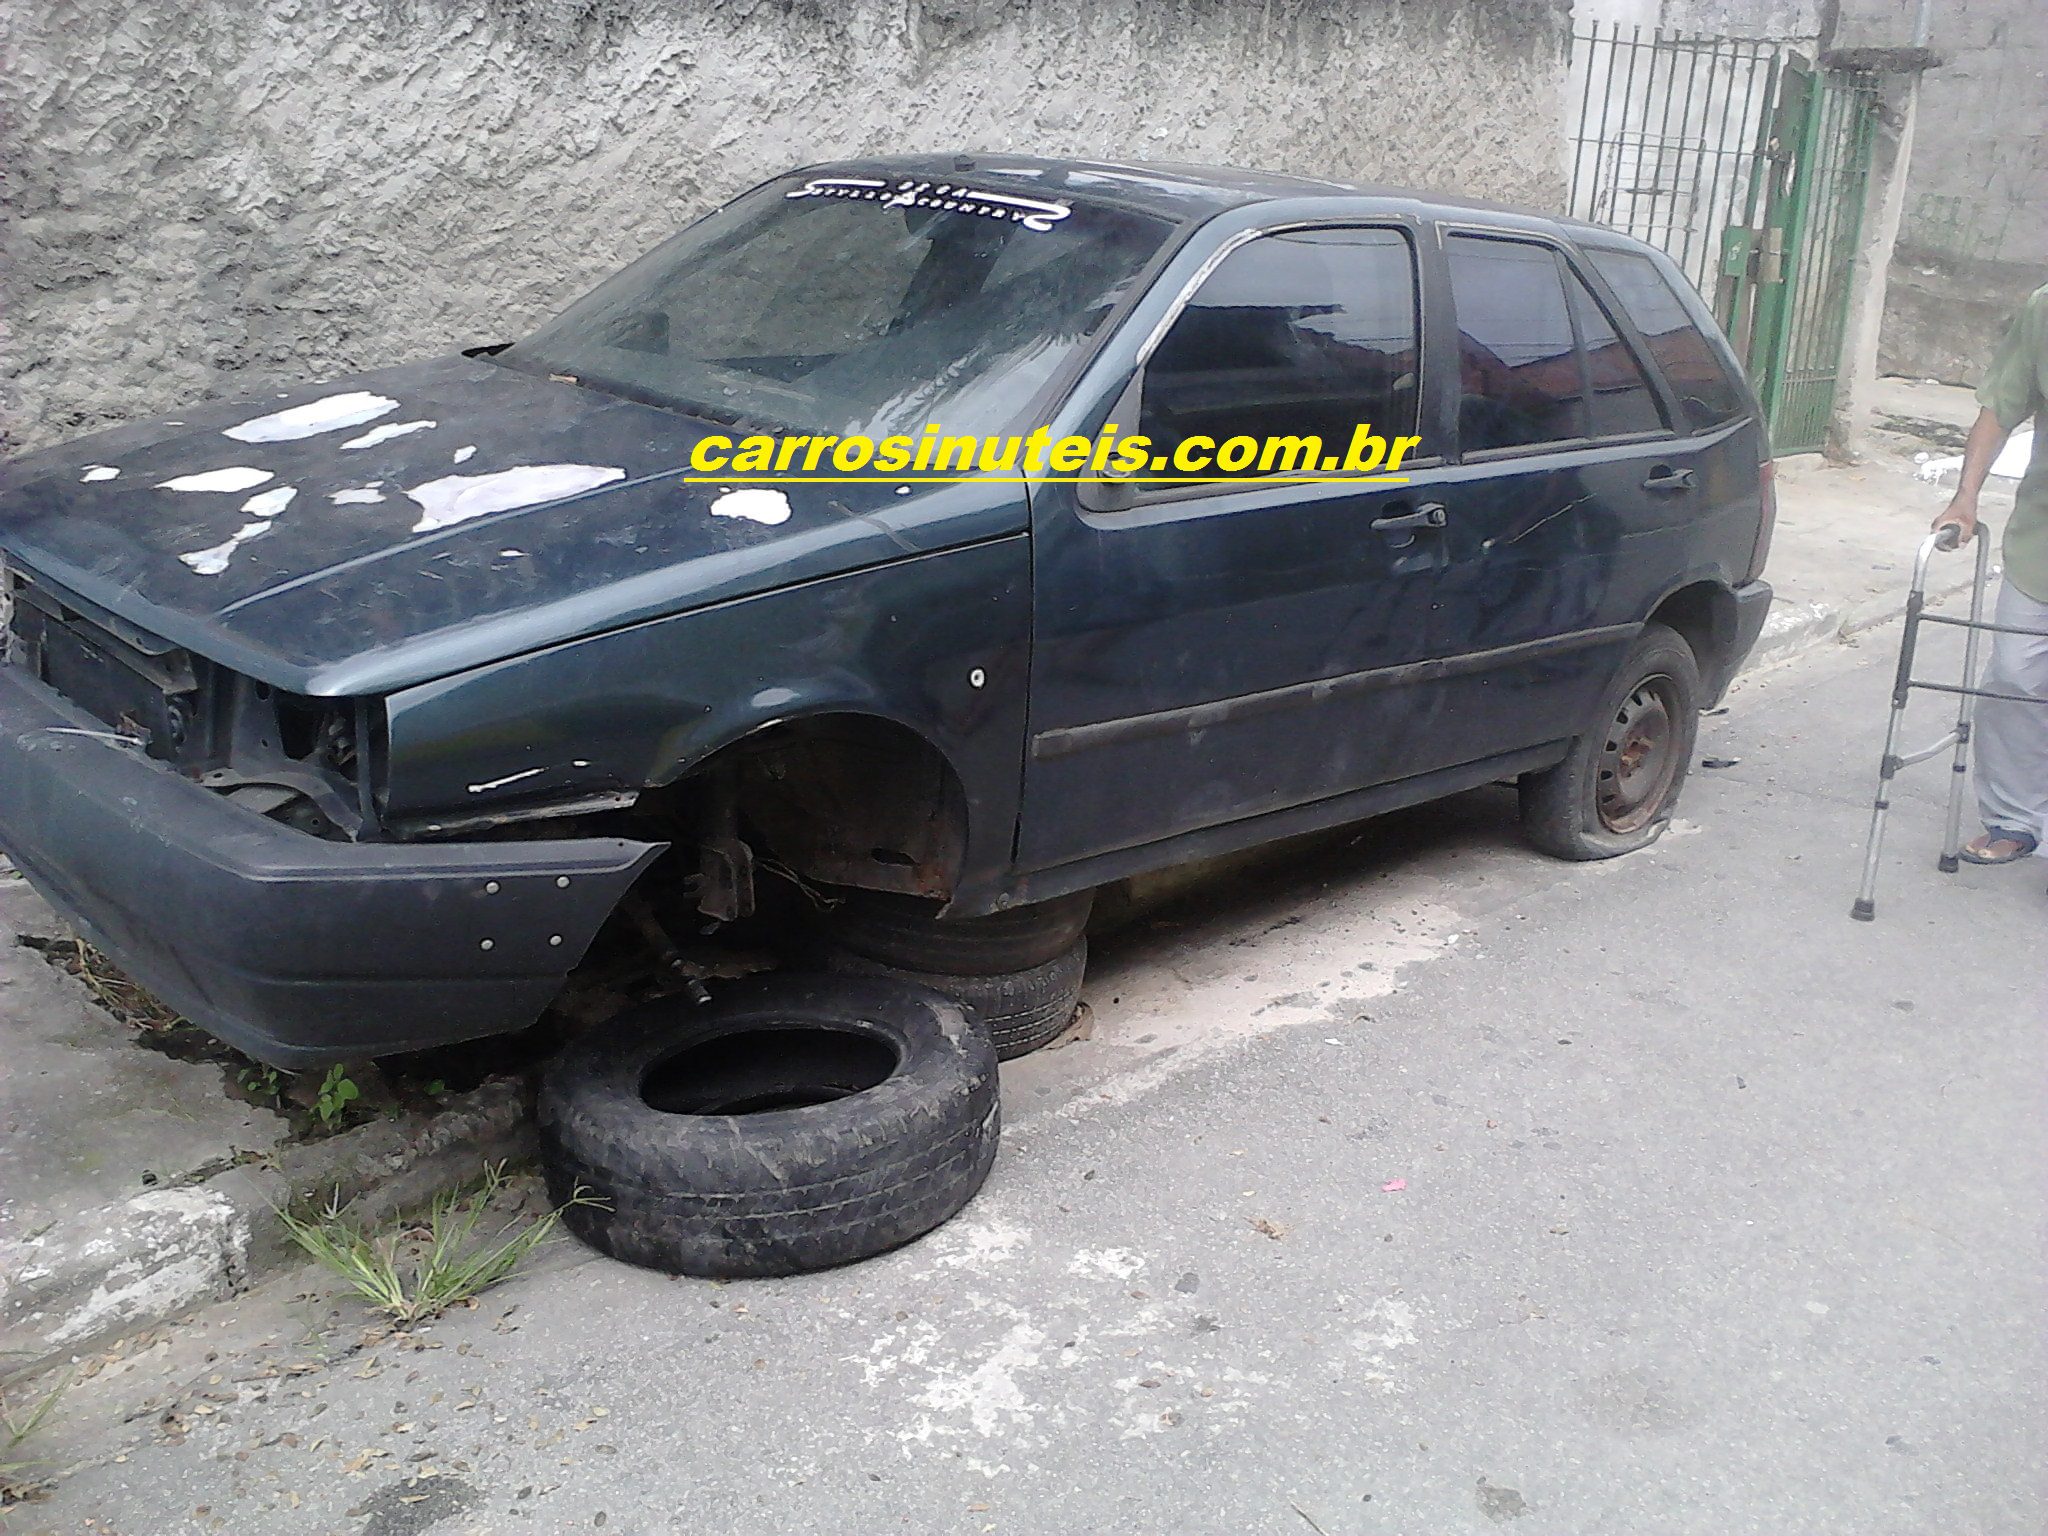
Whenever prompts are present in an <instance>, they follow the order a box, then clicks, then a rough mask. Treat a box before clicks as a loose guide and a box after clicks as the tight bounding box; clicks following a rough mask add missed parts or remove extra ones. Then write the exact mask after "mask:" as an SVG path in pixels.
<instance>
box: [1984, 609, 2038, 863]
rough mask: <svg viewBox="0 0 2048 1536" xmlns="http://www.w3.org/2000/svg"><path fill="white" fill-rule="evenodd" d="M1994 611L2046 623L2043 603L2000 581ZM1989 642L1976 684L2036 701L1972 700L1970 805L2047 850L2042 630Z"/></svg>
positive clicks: (2009, 620)
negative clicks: (1973, 791) (1973, 793)
mask: <svg viewBox="0 0 2048 1536" xmlns="http://www.w3.org/2000/svg"><path fill="white" fill-rule="evenodd" d="M1993 617H1994V618H1995V619H1996V620H1997V622H1998V623H2000V624H2011V625H2016V626H2018V627H2019V628H2022V629H2038V630H2048V603H2043V602H2038V601H2036V600H2035V599H2033V598H2031V597H2029V596H2027V594H2026V593H2024V592H2022V591H2021V590H2020V589H2019V588H2018V587H2016V586H2014V585H2013V584H2012V583H2011V582H2010V581H2007V582H2002V583H2001V584H2000V585H1999V589H1998V607H1997V610H1996V612H1995V614H1994V615H1993ZM1991 642H1992V643H1991V664H1990V665H1989V666H1988V667H1986V668H1985V670H1984V677H1983V680H1982V681H1981V682H1979V683H1978V685H1977V686H1978V687H1980V688H1995V689H1997V690H1998V691H1999V692H2000V693H2016V694H2025V695H2026V696H2027V697H2028V698H2032V699H2039V700H2040V701H2041V702H2040V703H2038V704H2014V703H2010V702H2008V701H2006V700H2004V699H1979V700H1978V701H1977V725H1976V729H1975V730H1974V731H1973V732H1972V733H1971V736H1972V746H1973V749H1974V756H1975V758H1976V771H1977V809H1978V812H1979V814H1981V815H1982V816H1983V818H1984V825H1985V826H1986V827H1987V828H1989V827H2004V828H2008V829H2010V830H2012V831H2016V832H2028V833H2031V834H2032V835H2033V836H2034V837H2036V838H2038V839H2039V840H2040V843H2041V847H2040V849H2039V851H2040V852H2041V853H2042V854H2044V855H2048V634H2044V635H1993V636H1992V637H1991Z"/></svg>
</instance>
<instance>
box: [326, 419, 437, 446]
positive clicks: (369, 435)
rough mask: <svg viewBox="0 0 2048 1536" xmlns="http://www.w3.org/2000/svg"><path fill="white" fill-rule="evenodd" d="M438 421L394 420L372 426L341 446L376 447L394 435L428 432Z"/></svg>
mask: <svg viewBox="0 0 2048 1536" xmlns="http://www.w3.org/2000/svg"><path fill="white" fill-rule="evenodd" d="M439 425H440V423H439V422H438V421H394V422H389V423H387V424H386V425H384V426H381V427H372V428H370V430H369V431H367V432H365V433H364V434H363V435H362V436H361V437H352V438H350V439H349V440H348V441H347V442H345V443H343V444H342V445H341V446H342V447H344V448H374V447H376V446H377V444H379V443H388V442H390V441H391V439H392V438H394V437H406V436H408V435H410V434H411V433H414V432H426V431H429V430H431V429H432V428H434V427H438V426H439Z"/></svg>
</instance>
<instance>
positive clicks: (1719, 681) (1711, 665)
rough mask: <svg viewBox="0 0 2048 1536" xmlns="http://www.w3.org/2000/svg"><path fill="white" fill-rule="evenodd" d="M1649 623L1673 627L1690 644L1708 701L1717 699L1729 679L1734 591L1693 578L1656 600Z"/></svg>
mask: <svg viewBox="0 0 2048 1536" xmlns="http://www.w3.org/2000/svg"><path fill="white" fill-rule="evenodd" d="M1649 622H1651V623H1653V624H1663V625H1666V626H1668V627H1669V628H1671V629H1675V630H1677V631H1678V633H1679V634H1680V635H1682V636H1684V638H1685V643H1686V644H1687V645H1689V646H1691V647H1692V654H1693V657H1694V659H1695V660H1697V661H1698V662H1699V664H1700V678H1701V681H1702V682H1703V683H1704V684H1705V685H1706V686H1705V688H1704V690H1703V693H1704V697H1705V698H1706V699H1707V700H1708V701H1715V700H1718V699H1719V698H1720V696H1721V693H1722V690H1724V689H1725V688H1726V687H1727V686H1728V684H1729V681H1730V677H1729V662H1730V659H1731V658H1730V655H1729V652H1730V651H1731V650H1732V649H1733V647H1734V644H1735V594H1734V593H1732V592H1730V591H1729V590H1728V589H1727V588H1726V587H1724V586H1722V585H1721V584H1720V583H1719V582H1713V581H1696V582H1694V583H1693V584H1692V585H1691V586H1689V587H1680V588H1679V589H1678V590H1677V591H1676V592H1673V593H1672V594H1671V595H1670V596H1668V597H1666V598H1665V599H1664V601H1663V602H1661V603H1659V604H1658V605H1657V607H1656V610H1655V611H1654V612H1653V613H1651V615H1650V618H1649Z"/></svg>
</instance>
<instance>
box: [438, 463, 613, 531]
mask: <svg viewBox="0 0 2048 1536" xmlns="http://www.w3.org/2000/svg"><path fill="white" fill-rule="evenodd" d="M625 478H626V472H625V471H624V470H623V469H617V468H611V467H607V466H602V465H597V464H525V465H521V466H520V467H519V468H517V469H500V470H495V471H493V472H492V473H490V474H487V475H443V476H441V478H440V479H438V480H429V481H427V482H426V484H424V485H415V486H412V487H411V488H410V489H408V490H407V491H406V493H405V494H406V495H408V496H410V497H411V498H412V499H413V500H414V501H416V502H418V503H419V507H420V520H419V521H418V522H416V523H414V524H413V525H412V531H413V532H414V533H431V532H432V531H433V530H434V529H436V528H451V527H453V526H454V525H455V524H457V523H466V522H468V521H469V520H470V519H471V518H477V517H485V516H488V515H489V514H490V513H492V512H510V511H512V510H514V509H515V508H518V507H537V506H540V505H542V504H543V503H546V502H550V501H560V500H561V499H562V498H563V497H564V496H574V495H576V494H577V493H578V492H581V491H591V490H595V489H597V487H599V486H600V485H609V484H611V483H612V481H614V480H623V479H625Z"/></svg>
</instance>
